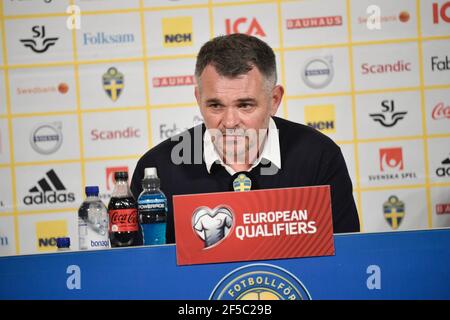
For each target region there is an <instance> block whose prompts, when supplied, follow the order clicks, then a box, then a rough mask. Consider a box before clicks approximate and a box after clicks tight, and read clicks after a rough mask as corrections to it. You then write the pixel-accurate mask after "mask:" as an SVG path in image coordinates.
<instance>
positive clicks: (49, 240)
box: [36, 220, 68, 252]
mask: <svg viewBox="0 0 450 320" xmlns="http://www.w3.org/2000/svg"><path fill="white" fill-rule="evenodd" d="M67 236H68V232H67V221H66V220H53V221H39V222H36V246H37V251H41V252H42V251H54V250H55V249H56V239H57V238H59V237H67Z"/></svg>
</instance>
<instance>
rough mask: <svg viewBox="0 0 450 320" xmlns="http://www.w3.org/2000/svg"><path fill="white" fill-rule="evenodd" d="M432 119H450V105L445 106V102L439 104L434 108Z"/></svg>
mask: <svg viewBox="0 0 450 320" xmlns="http://www.w3.org/2000/svg"><path fill="white" fill-rule="evenodd" d="M431 117H432V118H433V119H434V120H439V119H445V118H447V119H450V105H448V106H445V105H444V103H443V102H439V103H438V104H437V105H436V106H435V107H434V108H433V112H432V113H431Z"/></svg>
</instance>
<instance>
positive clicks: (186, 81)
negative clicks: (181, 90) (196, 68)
mask: <svg viewBox="0 0 450 320" xmlns="http://www.w3.org/2000/svg"><path fill="white" fill-rule="evenodd" d="M152 83H153V88H161V87H178V86H191V85H194V84H195V77H194V76H193V75H187V76H171V77H154V78H153V80H152Z"/></svg>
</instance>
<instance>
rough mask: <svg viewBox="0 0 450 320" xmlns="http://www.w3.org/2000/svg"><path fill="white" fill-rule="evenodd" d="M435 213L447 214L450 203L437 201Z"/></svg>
mask: <svg viewBox="0 0 450 320" xmlns="http://www.w3.org/2000/svg"><path fill="white" fill-rule="evenodd" d="M436 213H437V214H447V213H450V203H439V204H437V205H436Z"/></svg>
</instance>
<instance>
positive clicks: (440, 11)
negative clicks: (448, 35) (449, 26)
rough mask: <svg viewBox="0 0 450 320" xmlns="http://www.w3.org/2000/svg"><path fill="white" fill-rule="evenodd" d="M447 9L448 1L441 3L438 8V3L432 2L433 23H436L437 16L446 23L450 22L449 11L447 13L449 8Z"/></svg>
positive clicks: (449, 6) (448, 6)
mask: <svg viewBox="0 0 450 320" xmlns="http://www.w3.org/2000/svg"><path fill="white" fill-rule="evenodd" d="M448 9H450V1H449V2H446V3H444V4H442V6H441V7H440V8H439V4H438V3H433V23H434V24H438V23H439V17H441V19H442V20H444V21H445V22H447V23H448V22H450V13H448V11H450V10H448Z"/></svg>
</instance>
